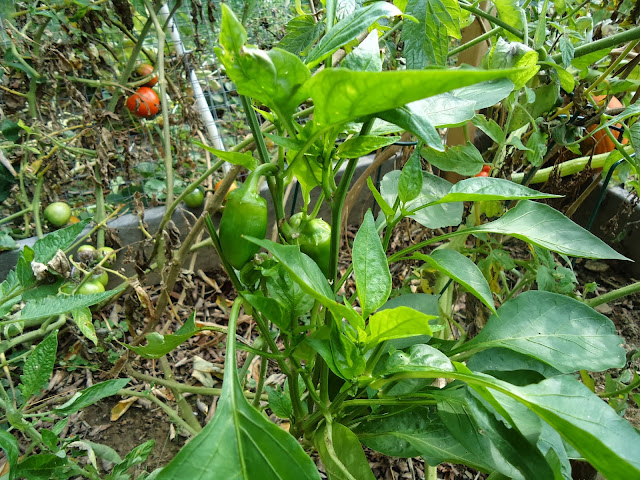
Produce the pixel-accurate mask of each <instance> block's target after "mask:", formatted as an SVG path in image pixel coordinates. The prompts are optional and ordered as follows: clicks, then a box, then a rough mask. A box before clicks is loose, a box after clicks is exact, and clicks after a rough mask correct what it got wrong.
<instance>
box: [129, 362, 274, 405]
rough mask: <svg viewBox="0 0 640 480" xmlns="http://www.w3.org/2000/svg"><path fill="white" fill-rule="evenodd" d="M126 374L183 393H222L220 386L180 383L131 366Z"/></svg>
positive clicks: (247, 394)
mask: <svg viewBox="0 0 640 480" xmlns="http://www.w3.org/2000/svg"><path fill="white" fill-rule="evenodd" d="M127 375H130V376H132V377H134V378H137V379H138V380H143V381H145V382H147V383H149V384H151V385H153V384H157V385H162V386H165V387H169V388H175V389H176V390H178V391H180V392H185V393H197V394H199V395H211V396H214V397H218V396H220V394H221V393H222V389H221V388H212V387H196V386H195V385H186V384H184V383H180V382H177V381H175V380H167V379H164V378H156V377H152V376H151V375H145V374H144V373H138V372H136V371H135V370H133V368H131V367H129V368H127ZM243 393H244V396H245V397H247V398H255V393H253V392H243ZM260 399H261V400H268V396H267V395H266V394H265V395H261V396H260Z"/></svg>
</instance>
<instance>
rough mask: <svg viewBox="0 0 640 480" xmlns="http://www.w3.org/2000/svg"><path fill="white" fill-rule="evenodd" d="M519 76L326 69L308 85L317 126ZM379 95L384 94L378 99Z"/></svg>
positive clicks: (504, 72) (505, 72) (502, 72)
mask: <svg viewBox="0 0 640 480" xmlns="http://www.w3.org/2000/svg"><path fill="white" fill-rule="evenodd" d="M519 73H522V70H521V69H515V70H514V69H509V70H471V69H467V70H447V69H432V70H404V71H399V70H398V71H387V72H354V71H351V70H347V69H343V68H330V69H325V70H323V71H321V72H320V73H318V74H317V75H315V76H314V77H312V78H311V80H309V81H308V82H307V85H306V87H307V88H308V91H309V92H310V94H311V97H312V98H313V102H314V104H315V111H314V115H313V121H314V122H315V124H316V125H317V126H320V127H327V126H329V125H335V124H341V123H344V122H348V121H351V120H355V119H357V118H360V117H364V116H367V115H372V114H374V113H378V112H384V111H386V110H391V109H394V108H397V107H401V106H403V105H406V104H407V103H410V102H413V101H415V100H420V99H421V98H426V97H430V96H432V95H437V94H439V93H443V92H447V91H449V90H453V89H454V88H460V87H464V86H467V85H473V84H474V83H479V82H484V81H486V80H492V79H496V78H505V77H510V76H511V75H514V74H519ZM380 92H385V94H384V95H380Z"/></svg>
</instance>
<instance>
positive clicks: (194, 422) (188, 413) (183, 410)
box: [158, 356, 202, 432]
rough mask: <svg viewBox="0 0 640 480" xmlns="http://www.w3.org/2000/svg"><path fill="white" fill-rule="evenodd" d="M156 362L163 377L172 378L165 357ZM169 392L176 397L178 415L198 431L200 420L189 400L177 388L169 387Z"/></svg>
mask: <svg viewBox="0 0 640 480" xmlns="http://www.w3.org/2000/svg"><path fill="white" fill-rule="evenodd" d="M158 362H159V363H160V368H161V369H162V373H163V374H164V376H165V378H167V379H168V380H173V372H172V371H171V367H170V366H169V362H168V361H167V357H166V356H163V357H160V358H159V359H158ZM171 393H173V396H174V397H175V399H176V403H177V404H178V408H179V409H180V415H181V416H182V418H183V419H184V420H185V422H186V423H188V424H189V426H190V427H191V429H192V430H193V431H195V432H200V431H201V430H202V427H201V426H200V422H198V419H197V418H196V416H195V415H194V414H193V410H192V409H191V405H189V402H187V400H186V399H185V398H184V397H183V396H182V393H181V392H179V391H178V390H177V389H171ZM190 431H191V430H190Z"/></svg>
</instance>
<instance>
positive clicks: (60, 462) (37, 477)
mask: <svg viewBox="0 0 640 480" xmlns="http://www.w3.org/2000/svg"><path fill="white" fill-rule="evenodd" d="M65 467H66V468H65ZM68 467H69V459H68V458H67V457H62V458H61V457H58V456H56V455H53V454H50V453H41V454H36V455H30V456H28V457H27V458H25V459H24V460H22V461H21V462H20V463H19V464H18V468H17V469H16V472H15V475H16V478H28V479H29V480H52V479H56V480H57V479H61V478H69V477H71V476H73V474H72V473H70V472H68V470H67V468H68Z"/></svg>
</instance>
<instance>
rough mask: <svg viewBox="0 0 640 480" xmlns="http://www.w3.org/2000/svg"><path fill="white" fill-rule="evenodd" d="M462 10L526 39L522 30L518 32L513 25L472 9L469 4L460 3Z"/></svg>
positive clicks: (482, 11)
mask: <svg viewBox="0 0 640 480" xmlns="http://www.w3.org/2000/svg"><path fill="white" fill-rule="evenodd" d="M460 8H462V9H464V10H466V11H468V12H471V13H473V14H475V15H477V16H479V17H482V18H485V19H487V20H489V21H490V22H491V23H493V24H495V25H499V26H500V27H502V28H504V29H505V30H506V31H507V32H509V33H513V34H514V35H515V36H516V37H519V38H521V39H522V38H524V33H522V32H521V31H520V30H518V29H517V28H514V27H512V26H511V25H509V24H508V23H507V22H504V21H502V20H500V19H499V18H497V17H494V16H493V15H491V14H489V13H487V12H485V11H484V10H481V9H479V8H475V7H472V6H471V5H469V4H467V3H462V2H460Z"/></svg>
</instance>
